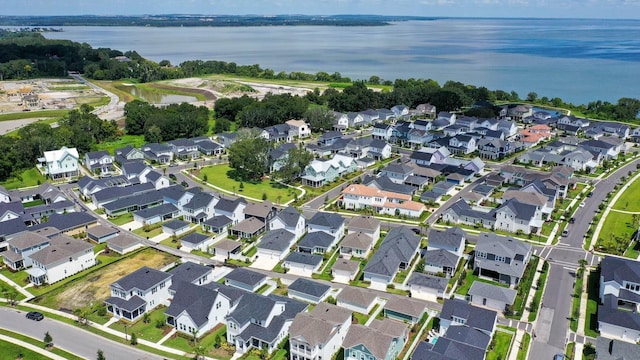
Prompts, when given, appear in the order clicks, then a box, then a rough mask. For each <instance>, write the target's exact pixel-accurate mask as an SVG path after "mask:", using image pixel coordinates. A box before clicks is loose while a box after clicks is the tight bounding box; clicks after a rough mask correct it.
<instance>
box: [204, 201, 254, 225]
mask: <svg viewBox="0 0 640 360" xmlns="http://www.w3.org/2000/svg"><path fill="white" fill-rule="evenodd" d="M246 206H247V201H246V200H245V199H244V198H242V197H238V198H236V199H235V200H231V199H228V198H221V199H220V200H218V202H217V203H216V204H215V206H214V210H215V214H216V215H224V216H226V217H228V218H229V219H231V221H232V222H233V224H234V225H235V224H238V223H239V222H240V221H242V220H244V209H245V207H246ZM262 224H263V225H264V222H262Z"/></svg>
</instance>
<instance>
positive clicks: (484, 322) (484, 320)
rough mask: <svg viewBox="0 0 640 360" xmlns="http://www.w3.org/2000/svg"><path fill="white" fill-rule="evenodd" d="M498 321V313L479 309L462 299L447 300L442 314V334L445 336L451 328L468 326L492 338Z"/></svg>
mask: <svg viewBox="0 0 640 360" xmlns="http://www.w3.org/2000/svg"><path fill="white" fill-rule="evenodd" d="M497 319H498V313H497V312H495V311H493V310H489V309H484V308H481V307H477V306H474V305H471V304H469V303H468V302H466V301H464V300H460V299H446V300H445V301H444V305H443V306H442V311H441V312H440V334H441V335H444V334H445V333H446V332H447V331H448V330H447V329H449V328H450V327H454V326H467V327H470V328H473V329H476V330H479V331H481V332H483V333H485V334H487V335H489V337H491V336H493V332H494V331H495V328H496V324H497V321H498V320H497Z"/></svg>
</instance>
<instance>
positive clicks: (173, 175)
mask: <svg viewBox="0 0 640 360" xmlns="http://www.w3.org/2000/svg"><path fill="white" fill-rule="evenodd" d="M169 179H171V180H173V181H177V180H178V178H176V175H175V174H169Z"/></svg>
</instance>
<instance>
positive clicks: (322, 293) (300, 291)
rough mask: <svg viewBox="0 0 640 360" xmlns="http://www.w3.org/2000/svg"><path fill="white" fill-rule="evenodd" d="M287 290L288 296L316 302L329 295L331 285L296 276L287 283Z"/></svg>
mask: <svg viewBox="0 0 640 360" xmlns="http://www.w3.org/2000/svg"><path fill="white" fill-rule="evenodd" d="M287 291H288V296H289V297H290V298H294V299H298V300H302V301H306V302H311V303H315V304H317V303H319V302H321V301H322V300H324V299H325V298H326V297H327V296H329V293H330V292H331V286H329V285H327V284H323V283H320V282H317V281H313V280H309V279H305V278H297V279H296V280H295V281H294V282H293V283H291V285H289V287H288V288H287ZM349 317H351V313H349Z"/></svg>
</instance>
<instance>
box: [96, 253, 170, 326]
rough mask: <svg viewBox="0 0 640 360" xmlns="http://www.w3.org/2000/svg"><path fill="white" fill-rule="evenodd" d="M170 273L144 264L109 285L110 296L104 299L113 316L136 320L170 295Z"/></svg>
mask: <svg viewBox="0 0 640 360" xmlns="http://www.w3.org/2000/svg"><path fill="white" fill-rule="evenodd" d="M171 277H172V276H171V274H169V273H166V272H164V271H160V270H156V269H152V268H150V267H147V266H144V267H141V268H140V269H138V270H136V271H134V272H132V273H131V274H129V275H126V276H124V277H122V278H120V279H119V280H118V281H116V282H113V283H112V284H111V285H110V289H111V297H109V298H108V299H107V300H105V304H106V306H107V311H108V312H109V313H111V314H112V315H113V316H114V317H116V318H119V319H125V320H128V321H132V322H133V321H136V320H138V319H139V318H140V317H142V316H143V315H144V313H145V312H147V311H151V310H153V309H154V308H156V307H157V306H158V305H166V304H167V301H168V299H169V297H170V294H169V287H170V286H171V284H172V283H171Z"/></svg>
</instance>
